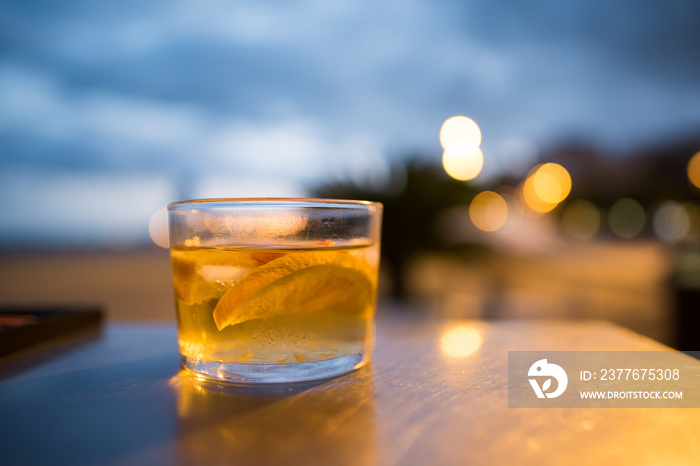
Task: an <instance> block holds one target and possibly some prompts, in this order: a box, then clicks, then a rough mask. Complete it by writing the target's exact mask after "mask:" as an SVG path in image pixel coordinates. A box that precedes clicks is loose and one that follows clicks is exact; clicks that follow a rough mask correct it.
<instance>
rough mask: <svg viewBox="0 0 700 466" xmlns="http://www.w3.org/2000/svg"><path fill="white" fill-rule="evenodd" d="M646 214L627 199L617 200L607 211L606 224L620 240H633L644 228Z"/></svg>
mask: <svg viewBox="0 0 700 466" xmlns="http://www.w3.org/2000/svg"><path fill="white" fill-rule="evenodd" d="M645 222H646V214H645V213H644V207H642V205H641V204H640V203H639V202H637V201H635V200H634V199H630V198H629V197H623V198H622V199H619V200H617V201H616V202H615V203H614V204H613V205H612V206H611V207H610V210H609V211H608V224H609V225H610V229H611V230H612V232H613V233H615V234H616V235H617V236H619V237H620V238H625V239H629V238H634V237H635V236H637V235H638V234H639V233H640V232H641V231H642V229H643V228H644V223H645Z"/></svg>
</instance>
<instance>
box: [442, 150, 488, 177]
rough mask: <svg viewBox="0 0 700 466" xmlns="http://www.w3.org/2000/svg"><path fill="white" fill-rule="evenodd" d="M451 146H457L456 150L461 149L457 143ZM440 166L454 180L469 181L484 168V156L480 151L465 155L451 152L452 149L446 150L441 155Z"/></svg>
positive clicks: (459, 152) (460, 152)
mask: <svg viewBox="0 0 700 466" xmlns="http://www.w3.org/2000/svg"><path fill="white" fill-rule="evenodd" d="M452 146H453V147H454V146H458V147H457V149H458V150H459V149H461V148H460V146H461V143H459V142H458V143H455V144H453V145H452ZM442 166H443V167H444V168H445V171H446V172H447V174H448V175H450V176H451V177H452V178H454V179H456V180H460V181H467V180H471V179H474V178H476V176H477V175H478V174H479V173H481V168H482V167H483V166H484V155H483V153H482V152H481V150H480V149H476V150H475V151H473V152H471V153H466V154H465V153H464V152H462V151H461V150H460V151H458V152H453V151H452V149H450V150H446V151H445V152H444V153H443V154H442Z"/></svg>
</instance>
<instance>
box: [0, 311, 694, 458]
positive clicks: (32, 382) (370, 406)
mask: <svg viewBox="0 0 700 466" xmlns="http://www.w3.org/2000/svg"><path fill="white" fill-rule="evenodd" d="M458 327H463V328H466V329H473V330H475V332H471V333H470V331H468V332H467V333H470V334H471V335H476V337H475V338H474V339H473V341H471V342H470V343H471V344H472V346H471V347H469V345H467V348H466V350H465V348H464V347H462V348H460V347H459V345H458V347H457V348H456V349H455V348H451V347H450V343H449V341H450V338H449V337H448V336H447V335H449V333H448V332H449V331H450V330H453V329H455V328H458ZM377 340H378V343H377V348H376V350H375V355H374V362H373V364H372V365H370V366H368V367H365V368H363V369H361V370H359V371H357V372H355V373H353V374H350V375H346V376H344V377H340V378H337V379H334V380H331V381H327V382H323V383H316V384H307V385H300V386H287V387H271V388H268V389H264V390H261V389H253V388H235V389H234V388H227V387H222V386H216V385H211V386H210V385H207V386H205V385H203V384H202V383H201V382H198V381H197V380H196V379H194V378H192V377H190V376H188V375H187V374H185V373H181V372H180V370H179V367H178V356H177V349H176V330H175V327H174V326H171V325H109V326H106V327H105V328H104V329H103V330H102V332H101V333H100V334H97V335H92V336H90V337H89V338H87V339H85V338H83V339H81V340H75V339H74V340H72V341H64V342H59V343H53V344H50V345H45V346H43V347H41V348H36V349H32V350H30V351H24V352H21V353H17V354H14V355H12V356H7V357H5V358H3V359H0V464H2V465H4V466H10V465H22V464H70V465H80V464H90V465H93V464H95V465H96V464H99V465H111V464H198V465H210V464H288V465H293V464H321V465H343V464H358V465H372V464H382V465H393V464H407V465H412V464H416V465H428V464H431V465H432V464H436V465H444V464H447V465H453V464H455V465H457V464H458V465H462V464H509V465H510V464H532V465H537V466H543V465H548V464H556V465H566V464H586V465H589V464H600V465H605V464H634V465H645V464H674V465H679V464H694V465H695V464H700V409H514V408H508V401H507V352H508V351H509V350H657V349H667V348H666V347H663V346H662V345H660V344H658V343H656V342H654V341H652V340H649V339H647V338H644V337H641V336H639V335H637V334H635V333H632V332H630V331H628V330H625V329H623V328H621V327H617V326H614V325H612V324H608V323H605V322H600V321H596V322H583V321H581V322H572V321H529V322H526V321H500V322H491V323H488V322H481V321H449V322H445V321H434V320H428V319H426V318H424V317H420V316H418V315H411V314H409V315H407V316H406V315H404V316H402V317H401V318H399V317H396V316H393V315H385V316H383V317H381V318H380V319H379V324H378V338H377ZM479 340H480V341H479ZM474 349H475V351H474V352H473V353H472V354H471V355H466V354H467V353H469V352H470V351H472V350H474Z"/></svg>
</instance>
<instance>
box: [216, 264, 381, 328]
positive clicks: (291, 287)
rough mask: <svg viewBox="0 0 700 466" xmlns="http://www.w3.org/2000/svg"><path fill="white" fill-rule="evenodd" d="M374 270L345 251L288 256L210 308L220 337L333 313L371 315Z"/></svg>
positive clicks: (258, 270) (245, 279) (241, 281)
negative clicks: (242, 328)
mask: <svg viewBox="0 0 700 466" xmlns="http://www.w3.org/2000/svg"><path fill="white" fill-rule="evenodd" d="M373 282H374V280H373V277H372V268H370V267H369V266H368V265H367V263H365V262H364V261H362V260H359V259H357V258H356V257H353V256H352V255H350V254H348V253H346V252H343V251H319V252H316V251H307V252H295V253H290V254H287V255H285V256H283V257H279V258H276V259H273V260H271V261H270V262H268V263H266V264H264V265H261V266H259V267H257V268H255V269H253V270H252V271H250V272H249V273H247V274H246V275H245V276H243V277H242V278H240V279H238V280H237V281H236V282H235V283H234V285H233V286H231V287H230V288H229V289H228V291H226V293H224V295H223V296H222V297H221V299H220V300H219V302H218V304H217V305H216V307H215V308H214V320H215V322H216V326H217V328H218V329H219V330H220V331H221V330H223V329H224V328H226V327H227V326H229V325H236V324H239V323H242V322H246V321H249V320H252V319H263V318H268V317H273V316H279V315H287V316H294V315H307V314H312V313H322V312H334V313H341V314H346V315H356V316H358V317H360V316H362V315H363V314H365V313H369V312H371V308H372V302H373V299H374V290H373V286H372V283H373Z"/></svg>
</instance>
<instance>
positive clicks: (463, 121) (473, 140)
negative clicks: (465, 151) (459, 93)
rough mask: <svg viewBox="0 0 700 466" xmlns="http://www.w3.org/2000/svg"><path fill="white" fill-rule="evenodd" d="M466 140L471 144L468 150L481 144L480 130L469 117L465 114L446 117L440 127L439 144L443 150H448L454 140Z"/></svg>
mask: <svg viewBox="0 0 700 466" xmlns="http://www.w3.org/2000/svg"><path fill="white" fill-rule="evenodd" d="M460 141H462V142H466V143H468V144H469V145H470V146H471V149H470V150H469V152H472V151H474V150H476V149H478V148H479V146H480V145H481V130H480V129H479V125H477V124H476V122H475V121H474V120H472V119H471V118H467V117H465V116H453V117H452V118H448V119H447V120H445V122H444V123H443V124H442V128H440V144H442V148H443V149H445V150H449V149H450V148H451V146H452V145H453V144H454V143H456V142H460Z"/></svg>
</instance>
